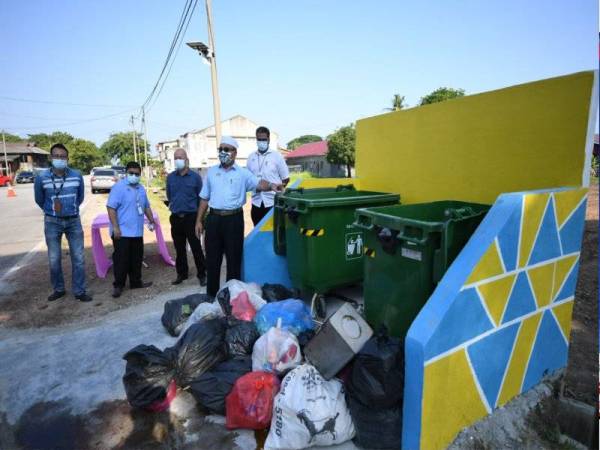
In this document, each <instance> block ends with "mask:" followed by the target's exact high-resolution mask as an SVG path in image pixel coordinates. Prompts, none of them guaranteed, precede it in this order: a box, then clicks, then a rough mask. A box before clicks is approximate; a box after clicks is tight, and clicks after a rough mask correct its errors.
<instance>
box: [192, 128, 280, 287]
mask: <svg viewBox="0 0 600 450" xmlns="http://www.w3.org/2000/svg"><path fill="white" fill-rule="evenodd" d="M237 149H238V143H237V141H236V140H235V139H233V138H232V137H230V136H223V138H222V139H221V144H220V145H219V161H220V162H221V164H219V165H218V166H213V167H211V168H209V169H208V174H207V175H206V182H205V183H204V185H203V186H202V191H201V192H200V207H199V208H198V216H197V217H196V235H197V236H198V238H199V237H200V236H201V235H202V233H203V232H204V216H205V214H206V211H207V210H208V208H210V211H209V213H208V216H207V217H206V235H205V237H204V245H205V246H206V273H207V278H208V280H207V288H206V292H207V293H208V294H209V295H212V296H213V297H214V296H216V295H217V292H218V291H219V284H220V279H221V263H222V262H223V255H225V258H226V260H227V280H231V279H237V280H239V279H240V276H241V271H242V270H241V269H242V250H243V246H244V214H243V212H242V206H244V203H246V193H247V192H249V191H257V192H258V191H271V190H275V191H280V190H281V189H282V186H281V185H280V184H279V185H278V184H273V183H269V182H268V181H266V180H260V181H259V180H258V178H256V177H255V176H254V175H253V174H252V173H251V172H250V171H249V170H247V169H245V168H242V167H239V166H238V165H237V164H235V157H236V155H237Z"/></svg>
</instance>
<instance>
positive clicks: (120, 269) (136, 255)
mask: <svg viewBox="0 0 600 450" xmlns="http://www.w3.org/2000/svg"><path fill="white" fill-rule="evenodd" d="M112 241H113V247H114V252H113V273H114V274H115V281H114V283H113V286H114V287H120V288H122V287H125V281H126V280H127V276H128V275H129V286H130V287H132V288H134V287H139V286H141V284H142V259H143V258H144V239H143V238H142V237H121V238H119V239H115V238H114V237H113V240H112Z"/></svg>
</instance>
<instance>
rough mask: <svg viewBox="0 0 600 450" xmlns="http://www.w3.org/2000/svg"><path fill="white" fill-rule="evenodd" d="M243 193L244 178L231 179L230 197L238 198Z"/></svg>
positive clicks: (231, 198) (232, 198)
mask: <svg viewBox="0 0 600 450" xmlns="http://www.w3.org/2000/svg"><path fill="white" fill-rule="evenodd" d="M241 194H242V180H241V179H240V178H230V179H229V199H230V200H237V199H239V198H240V195H241Z"/></svg>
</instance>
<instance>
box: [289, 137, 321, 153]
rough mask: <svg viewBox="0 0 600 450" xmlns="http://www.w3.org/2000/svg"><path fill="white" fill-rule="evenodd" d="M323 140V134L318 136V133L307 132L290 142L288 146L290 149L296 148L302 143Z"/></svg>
mask: <svg viewBox="0 0 600 450" xmlns="http://www.w3.org/2000/svg"><path fill="white" fill-rule="evenodd" d="M322 140H323V138H322V137H321V136H317V135H316V134H305V135H303V136H299V137H297V138H295V139H292V140H291V141H290V142H288V143H287V148H288V150H296V149H297V148H298V147H300V146H301V145H304V144H308V143H309V142H320V141H322Z"/></svg>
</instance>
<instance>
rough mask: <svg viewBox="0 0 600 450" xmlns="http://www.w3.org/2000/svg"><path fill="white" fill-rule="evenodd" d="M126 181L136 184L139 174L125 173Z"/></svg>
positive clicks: (138, 180)
mask: <svg viewBox="0 0 600 450" xmlns="http://www.w3.org/2000/svg"><path fill="white" fill-rule="evenodd" d="M127 182H128V183H129V184H138V183H139V182H140V176H139V175H131V174H130V173H128V174H127Z"/></svg>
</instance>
